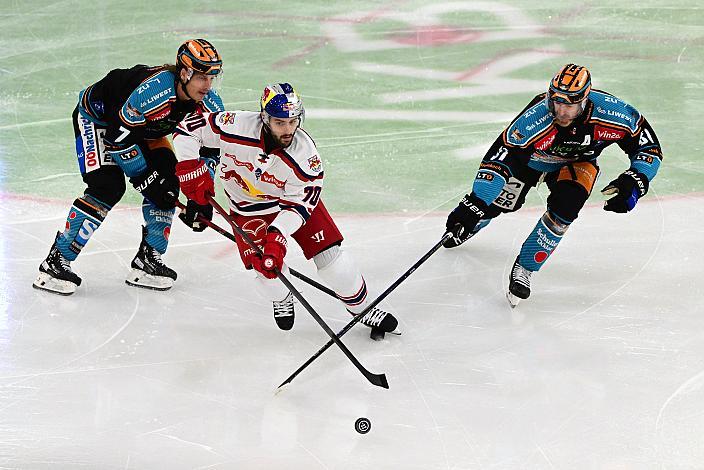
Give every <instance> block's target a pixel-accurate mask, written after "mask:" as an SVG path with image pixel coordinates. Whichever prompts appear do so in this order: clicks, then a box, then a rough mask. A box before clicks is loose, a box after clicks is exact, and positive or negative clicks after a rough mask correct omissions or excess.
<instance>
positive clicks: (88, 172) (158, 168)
mask: <svg viewBox="0 0 704 470" xmlns="http://www.w3.org/2000/svg"><path fill="white" fill-rule="evenodd" d="M221 71H222V60H221V59H220V55H219V54H218V52H217V51H216V50H215V47H213V45H212V44H210V43H209V42H208V41H206V40H204V39H192V40H188V41H186V42H185V43H183V44H182V45H181V47H180V48H179V49H178V52H177V54H176V65H163V66H158V67H149V66H146V65H136V66H134V67H132V68H130V69H115V70H112V71H110V72H109V73H108V74H107V75H106V76H105V77H104V78H103V79H102V80H100V81H98V82H97V83H95V84H93V85H91V86H89V87H88V88H86V89H85V90H83V91H81V93H80V94H79V100H78V105H77V106H76V109H75V110H74V111H73V128H74V132H75V136H76V153H77V154H78V166H79V168H80V171H81V175H82V177H83V181H84V182H85V183H86V186H87V188H86V189H85V191H84V194H83V196H81V197H79V198H77V199H76V200H75V201H73V205H72V206H71V209H70V210H69V215H68V218H67V220H66V226H65V228H64V230H63V232H59V233H57V235H56V238H55V240H54V243H53V245H52V246H51V250H50V251H49V255H48V256H47V258H46V259H45V260H44V261H43V262H42V263H41V265H40V266H39V276H38V277H37V279H36V280H35V281H34V284H33V286H34V287H35V288H37V289H43V290H47V291H50V292H54V293H57V294H63V295H69V294H72V293H73V292H75V290H76V287H78V286H79V285H80V284H81V278H80V277H78V275H77V274H76V273H74V272H73V271H72V270H71V266H70V262H71V261H73V260H75V259H76V257H77V256H78V254H79V253H80V252H81V250H82V249H83V247H84V246H85V244H86V243H87V242H88V240H89V238H90V237H91V236H92V235H93V233H94V232H95V231H96V230H97V229H98V227H100V224H101V223H102V222H103V220H105V217H106V216H107V214H108V212H109V211H110V209H112V208H113V207H114V206H115V204H117V203H118V201H119V200H120V199H121V198H122V196H123V194H124V193H125V190H126V184H125V176H127V178H128V179H129V182H130V183H131V184H132V186H134V188H135V189H136V190H137V191H139V192H140V193H141V194H142V196H143V197H144V202H143V204H142V213H143V216H144V226H143V227H142V243H141V245H140V247H139V249H138V251H137V254H136V255H135V257H134V259H133V260H132V264H131V267H132V271H131V272H130V273H129V275H128V277H127V279H126V282H127V284H130V285H133V286H138V287H146V288H150V289H157V290H166V289H169V288H171V286H172V285H173V282H174V281H175V280H176V273H175V272H174V271H173V270H172V269H170V268H169V267H167V266H166V265H165V264H164V262H163V261H162V259H161V255H163V254H164V253H165V252H166V248H167V245H168V239H169V232H170V230H171V222H172V220H173V216H174V212H175V204H176V201H177V198H178V194H179V182H178V179H177V178H176V176H175V166H176V157H175V156H174V152H173V149H172V147H171V144H170V142H169V141H168V140H167V138H166V136H168V135H170V134H171V133H172V132H173V131H174V129H175V128H176V125H177V124H178V123H179V122H181V121H182V120H183V118H184V117H186V115H188V114H190V113H194V112H204V111H221V110H223V108H224V107H223V105H222V100H221V99H220V97H219V96H218V95H217V93H216V92H215V91H214V90H213V89H212V86H213V81H214V80H215V79H216V78H217V77H218V76H219V75H220V73H221Z"/></svg>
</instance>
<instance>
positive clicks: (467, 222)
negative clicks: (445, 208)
mask: <svg viewBox="0 0 704 470" xmlns="http://www.w3.org/2000/svg"><path fill="white" fill-rule="evenodd" d="M488 210H489V206H487V205H486V203H485V202H484V201H482V200H481V199H479V198H478V197H477V196H475V195H474V193H472V194H466V195H465V196H464V198H462V200H461V201H460V203H459V204H458V205H457V207H455V209H454V210H453V211H452V212H450V215H449V216H448V217H447V222H445V231H446V232H450V233H452V238H449V239H448V240H447V241H446V242H445V243H443V246H444V247H445V248H454V247H456V246H460V245H461V244H462V243H464V242H466V241H467V240H469V238H470V237H471V236H472V235H474V234H475V233H476V231H475V228H476V226H477V224H478V223H479V221H480V220H481V219H482V218H484V217H486V214H487V211H488Z"/></svg>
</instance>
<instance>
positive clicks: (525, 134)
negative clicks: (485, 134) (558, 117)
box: [505, 101, 552, 147]
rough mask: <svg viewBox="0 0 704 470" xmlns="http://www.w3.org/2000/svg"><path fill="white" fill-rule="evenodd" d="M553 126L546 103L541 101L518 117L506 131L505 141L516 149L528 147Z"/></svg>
mask: <svg viewBox="0 0 704 470" xmlns="http://www.w3.org/2000/svg"><path fill="white" fill-rule="evenodd" d="M551 124H552V116H550V113H548V108H547V106H546V105H545V101H539V102H538V103H536V104H535V105H533V106H531V107H530V108H528V109H527V110H526V111H524V112H523V114H521V115H520V116H518V117H517V118H516V119H514V121H513V122H512V123H511V124H510V125H509V127H508V128H507V129H506V131H505V140H506V143H507V144H509V145H513V146H515V147H526V146H528V145H530V144H531V143H533V141H535V140H536V138H538V137H540V136H541V135H542V134H543V132H544V131H545V130H546V129H547V128H549V127H550V125H551Z"/></svg>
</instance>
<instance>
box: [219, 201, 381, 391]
mask: <svg viewBox="0 0 704 470" xmlns="http://www.w3.org/2000/svg"><path fill="white" fill-rule="evenodd" d="M208 202H209V203H210V204H211V205H212V206H213V207H214V208H215V210H216V211H218V213H219V214H220V215H221V216H222V217H223V218H224V219H225V220H227V222H228V223H229V224H230V225H231V226H232V229H233V230H234V231H235V232H237V234H238V235H239V236H240V237H242V239H244V241H245V242H247V244H248V245H249V246H251V247H252V249H253V250H255V251H256V252H257V253H258V254H260V255H261V254H262V250H260V249H259V246H257V244H256V243H254V242H253V241H252V239H251V238H250V237H249V235H247V233H246V232H245V231H244V230H242V228H240V226H239V225H237V224H236V223H235V221H234V220H232V217H230V215H229V214H228V213H227V212H225V209H223V208H222V206H221V205H220V204H218V202H217V201H216V200H215V199H213V198H212V197H211V196H208ZM274 272H275V273H276V277H278V278H279V280H280V281H281V282H283V283H284V285H285V286H286V288H288V290H289V291H291V293H292V294H293V296H294V297H296V299H298V301H299V302H300V303H301V305H303V307H304V308H305V309H306V310H308V313H310V314H311V316H312V317H313V318H314V319H315V321H317V322H318V324H319V325H320V326H321V328H322V329H323V330H325V333H327V334H328V336H329V337H330V342H333V343H335V344H336V345H337V347H338V348H340V350H341V351H342V352H343V353H344V354H345V356H347V358H348V359H349V360H350V361H351V362H352V364H354V366H355V367H356V368H357V369H358V370H359V371H360V372H361V373H362V375H364V377H366V379H367V380H368V381H369V382H370V383H372V384H373V385H376V386H377V387H382V388H389V382H388V381H387V380H386V375H384V374H374V373H372V372H369V371H368V370H367V369H365V368H364V366H363V365H362V364H361V363H360V362H359V361H358V360H357V358H356V357H355V356H354V354H352V352H351V351H350V350H349V349H347V346H345V345H344V343H343V342H342V341H340V338H338V337H337V336H335V332H334V331H332V330H331V329H330V327H329V326H328V324H327V323H325V321H324V320H323V319H322V318H320V315H318V314H317V313H316V311H315V310H314V309H313V307H311V305H310V304H309V303H308V301H307V300H306V299H305V297H303V296H302V295H301V293H300V292H298V291H297V290H296V288H295V287H294V286H293V284H291V281H289V280H288V278H287V277H286V276H285V275H284V274H283V273H282V272H281V271H279V270H278V269H276V270H274ZM279 388H280V387H279Z"/></svg>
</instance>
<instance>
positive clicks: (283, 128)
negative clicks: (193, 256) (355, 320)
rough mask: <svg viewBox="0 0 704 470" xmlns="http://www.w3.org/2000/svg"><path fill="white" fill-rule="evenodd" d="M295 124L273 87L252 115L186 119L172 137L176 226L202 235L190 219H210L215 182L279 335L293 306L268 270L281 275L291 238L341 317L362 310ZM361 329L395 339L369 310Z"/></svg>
mask: <svg viewBox="0 0 704 470" xmlns="http://www.w3.org/2000/svg"><path fill="white" fill-rule="evenodd" d="M304 117H305V110H304V108H303V103H302V101H301V98H300V96H299V95H298V93H296V91H295V90H294V89H293V87H292V86H291V85H290V84H288V83H279V84H274V85H268V86H267V87H266V88H265V89H264V93H263V94H262V97H261V109H260V112H250V111H237V112H229V111H222V112H217V113H205V114H203V115H193V116H192V117H191V118H190V119H188V120H186V121H184V122H182V123H181V124H180V125H179V127H178V128H177V129H176V132H175V134H174V147H175V151H176V156H177V158H178V160H179V163H178V164H177V167H176V173H177V175H178V176H179V180H180V182H181V190H182V192H183V194H185V195H186V197H187V198H188V205H187V210H186V212H185V214H182V220H183V221H184V222H186V224H187V225H189V226H190V227H191V228H193V229H194V230H202V229H203V228H204V227H203V226H202V224H200V223H199V222H198V221H197V218H198V216H199V215H201V216H205V217H206V218H211V217H212V206H210V205H209V204H208V201H207V196H208V195H209V194H210V195H212V194H214V193H215V191H214V184H213V177H214V176H215V175H217V176H218V177H219V178H220V181H221V182H222V184H223V187H224V190H225V194H226V195H227V198H228V200H229V203H230V210H231V215H232V217H233V218H234V220H235V222H236V223H237V224H238V225H239V226H240V227H242V229H243V230H244V231H245V232H247V233H248V234H249V235H250V237H251V238H252V239H253V240H254V241H255V243H257V244H258V245H259V246H260V247H261V249H262V252H263V256H259V255H257V254H255V252H254V250H252V249H251V248H250V246H249V245H247V243H246V242H245V241H244V240H243V239H242V238H241V237H240V236H239V235H237V234H235V236H236V238H237V246H238V248H239V252H240V256H241V258H242V261H243V262H244V265H245V266H246V267H247V269H254V270H256V271H257V278H258V280H259V284H260V286H261V287H262V289H261V290H262V293H263V294H264V295H265V296H267V297H268V298H270V299H271V300H272V301H273V307H274V319H275V320H276V323H277V325H278V326H279V328H281V329H283V330H288V329H290V328H291V327H292V326H293V322H294V300H293V295H292V294H291V293H290V292H288V290H287V289H286V287H285V286H284V285H283V283H281V282H279V281H278V280H277V279H276V274H275V272H274V269H279V270H281V272H283V273H284V274H287V273H288V268H287V266H286V265H285V264H284V256H285V255H286V246H287V243H288V240H289V239H291V238H293V239H294V240H295V241H296V242H297V243H298V244H299V245H300V247H301V248H302V249H303V254H304V255H305V257H306V259H311V258H312V259H313V262H314V263H315V265H316V267H317V269H318V274H319V275H320V277H321V278H322V279H323V280H324V281H325V282H326V283H327V284H328V285H329V286H330V287H331V288H332V289H333V290H334V291H335V292H336V294H337V296H338V298H339V299H340V300H341V301H342V302H343V303H344V304H345V306H346V308H347V310H348V311H349V312H350V313H352V314H358V313H361V312H362V311H364V309H365V307H366V306H367V305H368V304H369V303H370V299H368V296H367V286H366V282H365V280H364V277H363V276H362V274H361V272H360V271H359V269H358V268H357V266H356V265H355V263H354V260H353V259H352V257H351V256H350V254H348V253H346V252H345V251H344V250H343V249H342V247H341V244H342V240H343V237H342V234H341V233H340V230H339V229H338V228H337V226H336V225H335V222H334V221H333V219H332V217H331V216H330V214H329V213H328V211H327V209H326V208H325V205H324V204H323V201H322V200H321V197H320V195H321V192H322V189H323V175H324V172H323V165H322V160H321V158H320V156H319V155H318V150H317V148H316V146H315V143H314V142H313V139H311V137H310V136H309V135H308V134H307V133H306V132H305V131H304V130H303V129H302V128H301V127H300V126H301V124H302V123H303V120H304ZM204 147H205V148H211V149H213V148H214V149H219V153H220V161H219V163H217V164H215V161H214V160H215V159H214V158H210V159H203V158H202V157H199V155H201V154H202V153H201V148H204ZM204 160H209V161H204ZM361 321H362V323H363V324H365V325H366V326H368V327H370V328H377V329H380V330H382V331H384V332H387V333H393V332H395V333H398V331H397V329H396V328H397V326H398V321H397V320H396V318H394V317H393V315H391V314H390V313H388V312H385V311H383V310H381V309H378V308H373V309H372V310H371V311H370V312H369V313H367V314H366V315H365V317H364V318H363V319H362V320H361Z"/></svg>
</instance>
